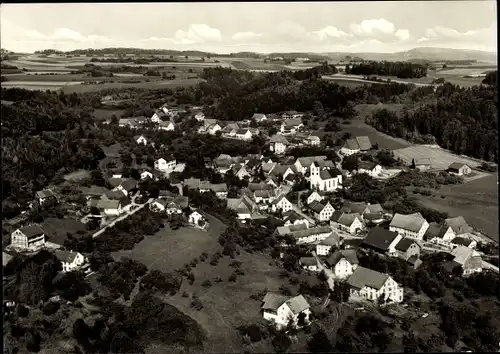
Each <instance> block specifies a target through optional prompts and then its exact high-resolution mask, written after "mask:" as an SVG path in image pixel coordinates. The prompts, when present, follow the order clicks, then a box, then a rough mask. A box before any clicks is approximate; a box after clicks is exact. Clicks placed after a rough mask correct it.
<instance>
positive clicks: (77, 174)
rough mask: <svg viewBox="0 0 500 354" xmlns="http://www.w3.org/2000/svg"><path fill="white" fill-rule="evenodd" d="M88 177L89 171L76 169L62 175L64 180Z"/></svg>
mask: <svg viewBox="0 0 500 354" xmlns="http://www.w3.org/2000/svg"><path fill="white" fill-rule="evenodd" d="M88 177H90V171H87V170H78V171H75V172H71V173H68V174H67V175H65V176H64V179H65V180H66V181H72V182H77V181H80V180H82V179H84V178H88Z"/></svg>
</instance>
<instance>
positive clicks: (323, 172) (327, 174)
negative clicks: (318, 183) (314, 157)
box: [319, 170, 333, 180]
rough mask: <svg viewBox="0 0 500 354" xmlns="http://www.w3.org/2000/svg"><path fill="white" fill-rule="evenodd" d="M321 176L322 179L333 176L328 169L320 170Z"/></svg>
mask: <svg viewBox="0 0 500 354" xmlns="http://www.w3.org/2000/svg"><path fill="white" fill-rule="evenodd" d="M319 177H320V178H321V179H322V180H326V179H332V178H333V177H332V176H331V175H330V172H329V171H328V170H322V171H320V173H319Z"/></svg>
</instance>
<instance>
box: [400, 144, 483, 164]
mask: <svg viewBox="0 0 500 354" xmlns="http://www.w3.org/2000/svg"><path fill="white" fill-rule="evenodd" d="M394 155H395V156H396V157H399V158H400V159H402V160H403V161H404V162H406V163H407V164H410V163H411V161H412V159H421V158H430V159H431V168H432V169H433V170H446V169H447V168H448V166H450V165H451V164H452V163H453V162H460V163H465V164H467V165H469V166H470V167H472V168H474V167H477V166H479V165H480V164H481V161H479V160H476V159H473V158H470V157H466V156H460V155H455V154H453V153H451V152H449V151H446V150H444V149H442V148H440V147H439V146H435V145H414V146H410V147H406V148H401V149H396V150H394Z"/></svg>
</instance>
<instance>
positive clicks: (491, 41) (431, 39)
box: [417, 23, 497, 51]
mask: <svg viewBox="0 0 500 354" xmlns="http://www.w3.org/2000/svg"><path fill="white" fill-rule="evenodd" d="M496 42H497V28H496V23H492V24H491V25H490V26H489V27H486V28H479V29H473V30H467V31H465V32H460V31H457V30H455V29H453V28H448V27H444V26H434V27H431V28H427V29H426V30H425V34H424V36H422V37H420V38H419V39H418V40H417V43H419V44H425V45H431V44H434V45H447V46H448V45H450V44H452V45H455V46H462V47H470V48H474V47H475V48H482V49H485V50H493V51H495V49H494V48H496Z"/></svg>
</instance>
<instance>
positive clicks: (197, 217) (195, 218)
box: [188, 210, 207, 227]
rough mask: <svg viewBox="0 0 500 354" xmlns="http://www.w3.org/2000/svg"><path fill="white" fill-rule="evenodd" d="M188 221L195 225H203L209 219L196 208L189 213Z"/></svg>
mask: <svg viewBox="0 0 500 354" xmlns="http://www.w3.org/2000/svg"><path fill="white" fill-rule="evenodd" d="M188 222H189V223H190V224H191V225H193V226H196V227H203V225H205V224H206V222H207V221H206V219H205V217H204V216H203V215H202V214H201V213H199V212H198V211H196V210H195V211H193V212H192V213H191V214H189V216H188Z"/></svg>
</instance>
